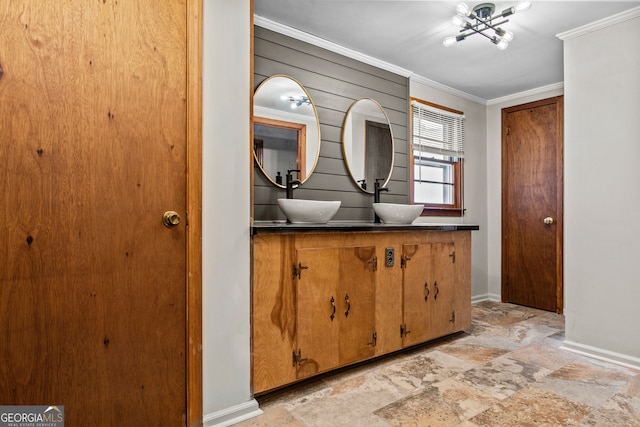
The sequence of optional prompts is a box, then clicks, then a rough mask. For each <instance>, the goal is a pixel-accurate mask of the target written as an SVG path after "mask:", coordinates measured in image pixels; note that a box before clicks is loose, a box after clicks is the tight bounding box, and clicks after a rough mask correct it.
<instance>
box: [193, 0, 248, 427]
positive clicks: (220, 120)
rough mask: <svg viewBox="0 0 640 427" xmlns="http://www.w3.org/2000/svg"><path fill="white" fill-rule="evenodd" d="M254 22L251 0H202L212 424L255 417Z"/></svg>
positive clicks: (206, 342) (205, 316)
mask: <svg viewBox="0 0 640 427" xmlns="http://www.w3.org/2000/svg"><path fill="white" fill-rule="evenodd" d="M250 19H251V11H250V3H249V0H233V1H230V0H205V1H204V13H203V20H204V34H203V82H202V86H203V111H202V112H203V118H202V122H203V123H202V126H203V129H202V133H203V189H202V191H203V212H202V215H203V239H202V251H203V266H202V269H203V277H202V279H203V289H202V322H203V337H202V345H203V412H204V421H205V425H207V426H209V425H225V422H226V420H229V419H233V418H236V421H238V420H239V419H240V418H242V417H243V416H249V415H251V414H255V413H256V411H258V407H257V403H256V402H255V401H254V400H253V399H252V397H251V391H250V372H251V369H250V325H249V319H250V317H249V290H250V285H249V271H250V258H249V254H250V252H249V250H250V246H249V215H250V210H249V209H250V201H249V195H250V193H249V190H250V174H251V173H252V170H251V160H250V159H251V157H250V151H249V145H250V142H249V126H250V122H249V99H250V91H251V84H250V56H251V49H250V46H251V45H250V28H251V27H250V22H251V21H250ZM221 206H224V209H221Z"/></svg>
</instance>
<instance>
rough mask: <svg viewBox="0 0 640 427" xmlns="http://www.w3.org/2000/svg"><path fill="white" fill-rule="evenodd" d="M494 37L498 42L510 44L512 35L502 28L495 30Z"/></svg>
mask: <svg viewBox="0 0 640 427" xmlns="http://www.w3.org/2000/svg"><path fill="white" fill-rule="evenodd" d="M496 35H497V36H498V38H499V39H500V40H504V41H506V42H510V41H511V40H513V33H512V32H511V31H505V30H503V29H502V28H496Z"/></svg>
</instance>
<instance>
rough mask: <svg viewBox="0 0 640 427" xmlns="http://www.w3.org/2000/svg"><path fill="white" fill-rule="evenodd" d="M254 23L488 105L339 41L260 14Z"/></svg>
mask: <svg viewBox="0 0 640 427" xmlns="http://www.w3.org/2000/svg"><path fill="white" fill-rule="evenodd" d="M253 23H254V24H255V25H257V26H259V27H262V28H266V29H267V30H271V31H275V32H276V33H280V34H284V35H285V36H289V37H291V38H294V39H297V40H300V41H303V42H307V43H309V44H312V45H314V46H318V47H321V48H323V49H327V50H329V51H331V52H335V53H338V54H340V55H344V56H346V57H348V58H351V59H355V60H357V61H360V62H364V63H365V64H369V65H372V66H374V67H378V68H380V69H383V70H386V71H390V72H392V73H395V74H398V75H401V76H402V77H407V78H409V79H410V80H412V81H415V82H417V83H421V84H423V85H426V86H430V87H433V88H435V89H439V90H442V91H444V92H448V93H450V94H452V95H456V96H459V97H461V98H465V99H468V100H470V101H473V102H477V103H479V104H483V105H486V103H487V100H486V99H482V98H479V97H477V96H474V95H471V94H468V93H466V92H463V91H461V90H458V89H455V88H452V87H450V86H446V85H443V84H441V83H438V82H435V81H433V80H430V79H427V78H426V77H422V76H419V75H417V74H414V73H413V71H411V70H407V69H406V68H402V67H398V66H397V65H394V64H391V63H389V62H385V61H382V60H380V59H377V58H374V57H372V56H369V55H366V54H364V53H362V52H358V51H356V50H353V49H349V48H346V47H344V46H341V45H339V44H337V43H333V42H330V41H328V40H325V39H323V38H320V37H317V36H314V35H312V34H309V33H306V32H304V31H300V30H298V29H295V28H292V27H289V26H287V25H284V24H281V23H279V22H275V21H272V20H270V19H267V18H264V17H262V16H259V15H254V16H253Z"/></svg>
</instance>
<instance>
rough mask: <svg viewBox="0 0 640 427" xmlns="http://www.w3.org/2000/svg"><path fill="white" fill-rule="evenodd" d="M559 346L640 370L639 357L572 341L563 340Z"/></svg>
mask: <svg viewBox="0 0 640 427" xmlns="http://www.w3.org/2000/svg"><path fill="white" fill-rule="evenodd" d="M560 348H562V349H564V350H567V351H571V352H573V353H577V354H581V355H583V356H587V357H592V358H594V359H598V360H604V361H605V362H610V363H615V364H616V365H621V366H624V367H626V368H631V369H638V370H640V358H637V357H633V356H629V355H627V354H621V353H616V352H613V351H609V350H604V349H602V348H597V347H592V346H590V345H586V344H580V343H577V342H573V341H565V342H564V343H563V345H562V347H560Z"/></svg>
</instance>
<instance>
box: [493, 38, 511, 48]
mask: <svg viewBox="0 0 640 427" xmlns="http://www.w3.org/2000/svg"><path fill="white" fill-rule="evenodd" d="M496 46H498V49H500V50H505V49H506V48H507V47H508V46H509V43H508V42H506V41H504V40H499V41H498V42H497V43H496Z"/></svg>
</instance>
